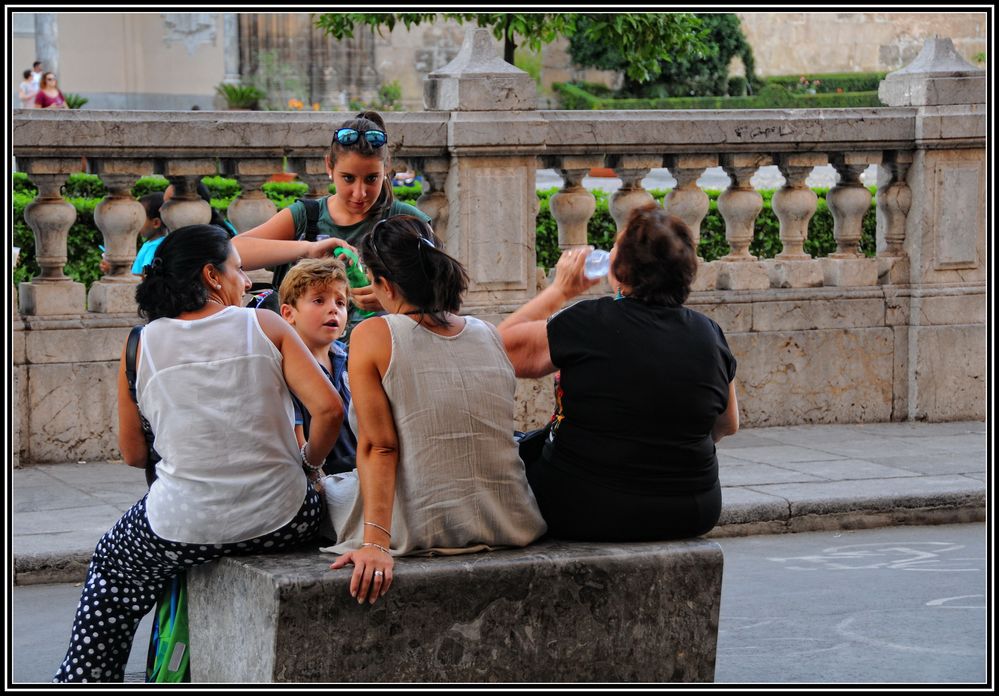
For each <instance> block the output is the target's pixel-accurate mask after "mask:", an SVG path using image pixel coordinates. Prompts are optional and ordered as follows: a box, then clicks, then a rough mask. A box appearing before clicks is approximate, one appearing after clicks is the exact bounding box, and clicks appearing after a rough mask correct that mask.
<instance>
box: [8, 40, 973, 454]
mask: <svg viewBox="0 0 999 696" xmlns="http://www.w3.org/2000/svg"><path fill="white" fill-rule="evenodd" d="M474 35H478V33H477V32H471V33H470V39H469V42H467V43H468V45H466V47H464V48H463V49H462V51H463V53H464V56H462V55H461V54H460V55H459V57H458V58H456V59H455V61H456V63H455V64H456V65H457V66H458V67H457V68H454V69H452V70H447V69H445V70H442V71H440V72H439V73H433V74H431V75H430V77H429V78H428V82H427V95H428V107H430V108H431V109H433V108H434V107H435V106H438V107H446V109H445V108H438V109H437V110H428V111H425V112H413V113H388V114H385V119H386V124H387V130H388V132H389V136H390V141H391V143H392V147H393V166H394V167H395V168H396V169H398V170H402V169H410V170H414V171H416V172H418V173H420V174H422V175H423V177H424V182H425V183H424V193H423V196H422V197H421V198H420V199H419V201H418V203H417V204H418V205H419V207H420V208H421V209H423V210H424V211H426V212H427V213H428V214H429V215H431V217H432V218H433V221H434V227H435V229H436V230H437V231H438V233H439V234H440V235H441V236H442V238H443V239H444V240H445V243H446V248H447V250H448V251H449V253H451V254H452V255H454V256H455V257H457V258H458V259H460V260H461V261H462V262H463V263H464V264H465V266H466V268H467V269H468V271H469V275H470V277H471V283H470V287H469V292H468V294H467V296H466V303H465V311H466V312H468V313H471V314H477V315H480V316H483V317H484V318H488V319H490V320H498V319H499V318H501V317H502V316H504V315H505V314H506V313H508V312H510V311H512V310H513V309H514V308H516V307H517V306H519V305H520V304H522V303H523V302H524V301H526V300H527V299H529V298H530V297H532V296H533V295H534V293H535V292H536V289H537V284H538V275H537V272H536V259H535V218H536V215H537V209H538V201H537V196H536V193H535V172H536V170H537V169H538V168H553V169H555V170H557V171H558V172H559V173H560V174H561V175H562V177H563V180H564V185H563V187H562V189H561V190H560V191H559V192H558V193H557V194H556V195H554V196H552V198H551V211H552V215H553V216H554V218H555V220H556V222H557V224H558V238H559V246H560V247H561V248H563V249H567V248H572V247H577V246H580V245H583V244H585V243H586V227H587V223H588V221H589V219H590V218H591V216H592V215H593V213H594V210H595V200H594V197H593V194H592V193H590V192H589V191H587V190H586V189H584V188H583V187H582V185H581V182H582V179H583V177H584V176H585V175H586V174H587V173H588V172H589V170H590V169H591V168H592V167H602V166H607V167H611V168H612V169H613V170H614V172H615V173H616V174H617V175H618V176H619V177H620V179H621V180H622V185H621V187H620V188H619V189H618V191H616V192H615V193H614V194H613V195H612V196H611V199H610V210H611V215H612V216H613V218H614V220H615V222H616V223H617V224H618V225H619V226H620V225H621V224H622V223H623V222H624V220H626V219H627V216H628V215H629V213H630V211H631V210H633V209H634V208H636V207H637V206H640V205H644V204H646V203H648V202H649V201H651V200H652V197H651V195H650V194H649V193H648V192H647V191H645V190H644V189H643V188H642V185H641V181H642V179H643V178H644V177H645V176H646V175H647V174H648V172H649V171H650V170H651V169H654V168H659V167H664V168H666V169H667V170H668V171H669V172H670V174H672V176H673V177H674V178H675V179H676V181H677V186H676V188H675V189H674V190H673V191H671V192H670V193H669V194H668V196H667V197H666V199H665V201H664V205H665V207H666V209H667V210H668V211H670V212H672V213H674V214H675V215H677V216H678V217H680V218H682V219H683V220H684V221H685V222H686V223H687V224H688V225H689V226H690V227H691V229H692V230H693V231H694V234H695V236H699V235H700V226H701V222H702V221H703V219H704V217H705V215H706V213H707V211H708V197H707V195H706V194H705V193H704V191H702V190H701V189H700V188H699V187H698V186H697V184H696V181H697V179H698V178H699V177H700V176H701V175H702V174H703V172H704V171H705V169H707V168H709V167H716V166H720V167H722V168H723V169H724V171H725V172H726V173H727V174H728V176H729V178H730V180H731V183H730V184H729V186H728V188H727V189H726V190H725V191H724V192H722V194H721V195H720V196H719V198H718V202H717V203H718V210H719V212H720V214H721V216H722V218H723V219H724V222H725V236H726V239H727V241H728V243H729V245H730V247H731V251H730V253H729V254H728V255H726V256H725V257H723V258H721V259H719V260H716V261H712V262H702V263H701V265H700V268H699V271H698V274H697V278H696V281H695V286H694V293H693V294H692V296H691V299H690V305H691V306H692V307H694V308H696V309H698V310H699V311H703V312H705V313H707V314H709V315H711V316H712V317H714V318H715V319H716V320H718V321H719V323H720V324H721V325H722V327H723V328H724V329H725V331H726V333H727V335H728V336H729V340H730V343H731V344H732V345H733V349H734V350H735V352H736V355H737V357H739V359H740V372H739V377H740V381H739V386H740V397H741V398H740V402H741V404H742V406H743V419H744V423H748V424H755V425H764V424H769V425H779V424H788V423H796V422H855V421H866V420H892V419H894V420H904V419H907V418H930V419H938V420H946V419H951V418H977V417H984V394H985V385H984V375H985V365H984V355H985V345H984V317H985V294H984V293H985V281H986V278H987V257H986V248H985V218H984V207H985V201H986V197H985V191H984V180H985V161H986V160H985V138H986V131H985V128H986V111H985V103H984V101H985V100H984V95H985V88H984V76H983V74H982V73H983V71H980V70H975V69H974V68H972V67H971V66H967V69H965V68H960V66H956V65H955V63H954V61H953V59H952V57H950V56H949V55H948V54H947V52H946V47H945V46H944V47H943V48H941V47H940V46H939V45H937V43H935V42H930V43H928V44H927V49H925V50H924V52H926V51H930V53H932V55H931V59H933V57H934V56H936V58H935V60H936V62H933V60H931V59H924V58H921V59H917V61H916V63H914V65H915V64H917V63H918V64H919V66H921V67H920V68H919V69H918V70H912V71H909V70H907V69H904V70H902V71H899V73H898V76H897V77H896V74H894V73H893V74H892V75H889V77H888V78H887V79H886V80H885V81H884V83H883V84H882V98H883V100H884V101H887V102H888V103H889V104H894V105H893V106H886V107H882V108H863V109H807V110H753V111H554V110H552V111H544V110H533V109H530V108H527V107H525V106H524V100H523V99H522V98H520V97H518V96H516V94H515V96H514V97H511V98H510V99H509V100H507V101H506V102H504V99H503V98H502V94H505V93H507V92H510V91H511V90H512V91H513V92H514V93H516V91H517V90H518V89H527V88H528V87H529V88H530V89H533V86H532V85H531V86H525V85H526V83H524V82H523V79H522V77H521V76H518V75H515V74H508V73H507V72H503V73H501V74H498V76H497V73H496V72H495V71H496V67H495V65H494V63H493V62H492V57H490V56H482V55H479V57H478V58H476V56H477V55H478V54H476V51H479V52H480V53H481V52H482V51H484V50H486V49H485V48H483V46H484V45H486V43H487V42H486V43H483V42H480V43H479V44H476V43H475V41H474V39H473V36H474ZM937 41H938V42H940V43H944V42H947V41H946V40H937ZM466 49H467V50H466ZM490 50H491V49H490ZM921 56H922V54H921ZM477 61H478V62H477ZM927 61H929V62H927ZM500 62H502V61H500ZM959 68H960V69H959ZM521 75H523V74H521ZM525 77H526V76H525ZM528 79H529V78H528ZM496 80H499V81H500V82H499V83H496V84H500V85H501V87H502V88H498V87H496V84H494V82H495V81H496ZM483 84H491V85H493V88H492V91H490V90H486V91H485V92H483V91H481V90H476V89H474V87H475V86H476V85H483ZM483 94H490V95H492V96H491V97H490V99H485V98H483V96H482V95H483ZM462 95H464V96H462ZM914 95H915V96H914ZM435 99H436V100H437V101H436V102H434V101H433V100H435ZM462 99H464V100H465V102H463V101H462ZM466 102H467V105H466ZM348 116H349V114H330V113H301V112H293V113H283V112H282V113H277V112H203V111H202V112H129V111H90V110H71V111H62V112H59V111H47V110H44V111H43V110H37V111H35V110H27V111H15V116H14V119H13V154H14V156H15V157H16V161H17V166H18V168H19V169H20V170H21V171H24V172H26V173H27V174H28V176H29V178H30V179H31V181H32V182H33V183H34V184H35V186H36V187H37V188H38V191H39V193H38V197H37V198H36V199H35V200H34V201H33V202H32V203H31V204H30V205H29V206H27V208H26V209H25V219H26V221H27V222H28V224H29V225H30V227H31V229H32V230H33V232H34V234H35V239H36V254H37V259H38V263H39V266H40V269H41V272H40V274H39V275H38V276H37V277H36V278H34V279H32V281H31V282H29V283H24V284H22V285H21V287H20V288H18V294H19V298H18V304H17V310H16V311H15V317H14V366H15V396H16V397H18V399H17V401H18V403H20V404H22V406H21V409H20V411H19V413H18V414H15V431H18V432H19V433H20V434H19V436H18V435H17V433H16V436H17V437H16V439H19V444H18V446H15V452H20V453H21V454H23V455H25V456H26V458H27V459H29V460H31V461H66V460H68V459H73V460H76V459H87V458H108V457H114V456H115V454H116V447H115V444H114V438H113V431H114V425H115V423H116V419H115V418H113V417H111V416H112V414H113V412H114V410H115V407H114V405H113V403H110V404H105V407H103V408H95V409H89V410H88V412H87V414H86V415H81V414H77V415H76V416H74V418H75V421H74V424H70V423H67V422H61V421H58V420H57V422H55V423H53V422H52V420H51V419H50V418H48V417H47V415H46V416H43V413H46V412H48V411H49V410H51V409H52V408H53V405H52V404H53V400H54V401H55V402H57V403H58V402H59V401H61V400H62V399H65V398H74V399H77V400H78V402H80V403H84V402H92V401H99V402H101V403H102V404H103V403H104V402H113V400H114V396H113V395H114V379H115V375H114V372H115V370H116V365H115V361H116V360H117V357H118V355H119V353H120V345H121V343H122V342H123V341H124V336H125V328H126V327H127V326H129V325H131V324H132V323H135V322H136V321H137V319H136V314H135V304H134V289H135V284H136V283H137V278H135V277H134V276H132V275H131V274H130V272H129V267H130V264H131V262H132V259H133V258H134V249H135V244H136V236H137V234H138V230H139V228H140V227H141V224H142V209H141V206H140V205H139V204H138V203H137V202H136V201H134V200H132V199H131V197H130V196H129V194H128V190H129V188H130V187H131V186H132V185H133V184H134V182H135V181H136V180H137V179H138V178H139V177H141V176H145V175H149V174H153V173H158V174H162V175H163V176H165V177H166V178H168V179H169V180H170V181H171V183H173V184H174V185H175V187H176V191H177V195H176V196H175V197H174V198H173V199H172V200H171V201H169V202H168V203H167V204H165V205H164V207H163V209H162V213H163V217H164V220H165V221H166V223H167V225H168V227H170V228H172V229H176V228H177V227H179V226H182V225H186V224H191V223H195V222H206V221H207V220H208V218H209V214H210V210H209V207H208V204H207V203H205V202H204V201H202V200H201V199H200V198H198V196H197V194H196V192H195V186H196V183H197V181H198V180H199V179H200V178H201V177H203V176H206V175H214V174H218V173H222V174H225V175H227V176H231V177H234V178H235V179H237V180H238V181H239V183H240V185H241V186H242V191H243V193H242V194H241V195H240V197H239V198H237V199H236V200H235V201H233V203H232V204H231V205H230V207H229V218H230V220H231V221H232V222H233V224H234V225H235V226H236V228H237V229H238V230H240V231H244V230H247V229H250V228H252V227H254V226H256V225H258V224H260V223H261V222H263V221H265V220H267V219H268V218H269V217H270V216H271V215H273V214H274V212H275V209H274V206H273V204H272V203H271V202H270V201H269V200H267V198H266V197H265V196H264V195H263V193H262V191H261V186H262V184H263V183H264V182H265V181H267V179H268V178H269V177H270V176H271V175H272V174H275V173H278V172H280V171H282V170H283V168H284V166H285V162H287V164H288V167H289V168H290V169H292V170H293V171H295V172H296V173H297V174H298V177H299V179H300V180H302V181H304V182H306V183H307V184H308V186H309V195H312V196H318V195H322V194H323V193H324V191H325V189H326V186H327V185H328V179H327V177H326V172H325V168H324V162H323V157H324V154H325V151H326V148H327V147H328V146H329V142H330V138H331V134H332V131H333V129H334V128H335V127H336V126H337V125H338V124H339V122H340V121H341V120H343V119H344V117H348ZM81 157H83V158H85V161H86V163H87V166H88V167H89V169H90V171H92V172H94V173H97V174H99V175H100V176H101V177H102V179H103V180H104V182H105V184H106V185H107V187H108V191H109V193H108V195H107V197H106V198H105V200H104V201H102V202H101V203H100V205H99V206H98V208H97V209H96V211H95V222H96V224H97V226H98V228H99V229H100V231H101V233H102V235H103V236H104V240H105V246H106V247H107V249H108V252H109V260H110V263H111V266H112V269H111V272H110V273H109V274H108V275H106V276H105V277H103V278H102V279H101V280H99V281H97V282H95V283H94V284H93V286H92V287H91V288H90V291H89V294H88V295H87V296H86V297H84V288H83V286H82V285H81V284H79V283H76V282H74V281H72V280H71V279H70V278H68V277H67V276H66V275H65V274H64V272H63V267H64V266H65V264H66V260H67V236H68V231H69V228H70V227H71V225H72V224H73V222H74V219H75V211H74V209H73V207H72V206H71V205H69V204H68V203H67V202H66V201H64V200H63V199H62V198H61V196H60V194H59V190H60V186H61V185H62V184H63V183H64V181H65V179H66V177H67V176H68V175H69V174H70V173H73V172H76V171H79V170H80V166H81V159H80V158H81ZM825 164H829V165H832V166H833V167H834V168H835V170H836V172H837V173H838V175H839V177H838V182H837V183H836V184H835V186H834V187H833V188H832V189H831V190H830V191H829V193H828V195H827V198H826V202H827V205H828V207H829V210H830V212H831V214H832V217H833V220H834V236H835V240H836V245H837V248H836V251H835V252H834V253H832V254H830V255H829V256H828V257H826V258H821V259H816V258H811V257H810V256H809V255H808V254H806V253H805V251H804V247H803V242H804V240H805V237H806V235H807V231H808V223H809V220H810V219H811V218H812V216H813V215H814V214H815V212H816V209H817V205H818V202H817V197H816V195H815V194H814V193H813V192H812V191H811V190H810V189H809V188H808V187H807V186H806V185H805V183H804V182H805V179H806V178H807V177H808V175H809V173H810V172H811V171H812V169H813V168H814V167H816V166H819V165H825ZM871 164H875V165H877V167H878V189H877V194H876V198H875V200H876V207H877V256H876V257H874V258H866V257H864V256H863V255H862V254H861V253H860V252H859V243H860V237H861V221H862V218H863V216H864V214H865V213H866V212H867V211H868V210H869V209H870V207H871V203H872V197H871V194H870V192H869V190H868V189H867V188H866V187H864V186H863V185H862V184H861V183H860V179H859V176H860V173H861V172H863V171H864V170H865V169H866V168H867V167H868V166H869V165H871ZM767 165H776V166H777V167H778V169H779V170H780V172H781V174H782V175H783V177H784V179H785V184H784V185H783V187H782V188H780V189H779V190H778V191H777V192H776V193H775V194H774V197H773V209H774V211H775V213H776V215H777V218H778V220H779V221H780V239H781V242H782V245H783V250H782V251H781V252H780V253H779V254H778V255H777V256H776V257H775V258H773V259H765V260H761V259H757V258H755V257H754V256H752V255H751V254H750V252H749V248H750V244H751V242H752V240H753V235H754V223H755V221H756V218H757V216H758V215H759V213H760V210H761V208H762V198H761V196H760V194H759V193H758V192H757V191H755V190H754V189H753V188H752V186H751V185H750V183H749V182H750V179H751V178H752V176H753V175H754V174H755V173H756V171H757V170H758V169H759V168H760V167H762V166H767ZM606 290H607V288H606V287H604V288H603V291H606ZM81 332H82V333H81ZM102 332H103V333H102ZM95 337H98V338H95ZM119 338H120V340H118V339H119ZM65 340H69V341H72V342H74V343H75V345H73V346H71V347H70V346H66V345H64V344H63V343H62V341H65ZM954 341H956V344H955V343H953V342H954ZM53 342H54V343H53ZM948 345H950V346H952V347H955V346H956V347H958V349H959V350H960V351H961V353H960V354H963V355H965V356H966V357H970V361H962V363H961V365H959V366H954V365H953V364H951V361H949V360H948V359H947V358H943V357H938V356H935V355H934V354H933V353H934V350H937V349H939V348H940V347H942V346H948ZM85 347H86V348H85ZM70 356H76V358H75V359H70ZM87 367H89V368H91V369H93V370H94V371H95V374H93V375H91V376H90V377H89V378H84V377H83V376H82V372H83V371H85V369H86V368H87ZM81 380H83V381H82V382H81ZM73 385H76V386H73ZM81 385H83V386H81ZM521 389H522V392H523V393H522V395H521V396H522V398H521V405H522V412H521V413H520V414H519V415H520V417H521V419H522V425H524V426H525V427H526V426H530V425H535V424H537V423H538V422H539V421H543V420H544V418H543V417H541V416H540V414H543V413H545V412H546V410H548V412H550V404H551V397H550V393H549V392H550V388H549V387H548V385H547V383H539V382H524V384H522V386H521ZM74 390H75V391H74ZM83 394H86V395H87V396H86V398H83ZM22 399H23V400H22Z"/></svg>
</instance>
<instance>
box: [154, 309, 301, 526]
mask: <svg viewBox="0 0 999 696" xmlns="http://www.w3.org/2000/svg"><path fill="white" fill-rule="evenodd" d="M260 311H265V310H260ZM256 312H257V310H253V309H244V308H241V307H227V308H225V309H224V310H222V311H221V312H219V313H217V314H213V315H212V316H210V317H205V318H204V319H195V320H192V321H184V320H180V319H166V318H163V319H157V320H155V321H153V322H150V323H149V324H148V325H147V326H146V327H145V328H144V329H143V331H142V342H141V354H140V356H139V365H138V367H137V369H136V394H137V397H138V402H139V410H140V411H142V414H143V415H144V416H145V417H146V418H147V419H148V420H149V424H150V425H151V426H152V429H153V433H155V436H156V439H155V441H154V443H153V446H154V447H155V448H156V451H157V452H159V454H160V456H162V457H163V459H162V461H160V463H159V464H157V466H156V473H157V476H158V478H157V479H156V481H155V482H153V485H152V487H151V488H150V489H149V496H148V498H147V499H146V513H147V515H148V517H149V526H150V527H151V528H152V530H153V531H154V532H155V533H156V534H158V535H159V536H161V537H163V538H164V539H169V540H170V541H180V542H186V543H213V544H221V543H232V542H237V541H245V540H247V539H252V538H254V537H258V536H261V535H263V534H267V533H268V532H272V531H274V530H276V529H279V528H281V527H282V526H284V525H285V524H287V523H288V522H290V521H291V520H292V518H293V517H294V516H295V514H296V513H297V512H298V510H299V508H300V507H301V505H302V501H303V500H304V498H305V491H306V485H307V482H306V479H305V472H304V471H303V470H302V464H301V460H300V457H299V450H298V445H297V442H296V440H295V431H294V411H293V408H292V403H291V396H290V394H289V392H288V387H287V385H286V384H285V381H284V376H283V373H282V370H281V362H282V359H281V352H280V351H279V350H278V349H277V348H276V347H275V346H274V344H273V343H272V342H271V340H270V339H269V338H267V336H266V334H264V332H263V330H262V329H261V328H260V324H259V323H258V322H257V314H256Z"/></svg>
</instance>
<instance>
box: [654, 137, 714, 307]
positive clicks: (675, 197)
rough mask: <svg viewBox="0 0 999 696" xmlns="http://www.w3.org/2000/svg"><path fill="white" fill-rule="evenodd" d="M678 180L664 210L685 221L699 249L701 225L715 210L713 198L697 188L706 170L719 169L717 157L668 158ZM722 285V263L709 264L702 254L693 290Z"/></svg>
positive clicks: (689, 156) (692, 286)
mask: <svg viewBox="0 0 999 696" xmlns="http://www.w3.org/2000/svg"><path fill="white" fill-rule="evenodd" d="M664 163H665V165H666V167H668V168H669V172H670V174H672V175H673V178H674V179H676V188H674V189H673V190H672V191H670V192H669V193H667V194H666V197H665V198H664V199H663V207H664V208H665V209H666V212H667V213H669V214H670V215H675V216H677V217H678V218H680V219H681V220H683V221H684V222H685V223H686V225H687V227H689V228H690V232H691V234H692V235H693V238H694V248H695V249H696V248H697V247H698V245H699V244H700V241H701V222H703V221H704V218H705V216H706V215H707V214H708V210H709V209H710V208H711V199H710V198H708V194H706V193H704V190H703V189H701V187H700V186H698V185H697V180H698V179H700V178H701V176H702V175H703V174H704V170H705V169H708V168H710V167H717V166H718V156H717V155H667V156H666V158H665V161H664ZM717 284H718V264H717V263H705V261H704V259H703V258H701V257H700V254H698V258H697V275H696V276H695V277H694V282H693V283H691V286H690V289H691V290H692V291H695V292H700V291H705V290H714V289H715V287H716V286H717Z"/></svg>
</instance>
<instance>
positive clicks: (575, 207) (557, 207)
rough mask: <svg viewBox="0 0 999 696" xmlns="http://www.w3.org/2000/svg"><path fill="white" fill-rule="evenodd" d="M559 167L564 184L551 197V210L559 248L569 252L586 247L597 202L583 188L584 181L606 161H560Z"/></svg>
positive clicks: (593, 159) (589, 159)
mask: <svg viewBox="0 0 999 696" xmlns="http://www.w3.org/2000/svg"><path fill="white" fill-rule="evenodd" d="M558 159H560V160H561V161H560V162H559V163H558V164H557V165H556V168H557V169H558V172H559V173H560V174H561V175H562V178H563V179H564V180H565V183H564V184H563V186H562V189H561V190H560V191H559V192H558V193H556V194H555V195H554V196H552V197H551V199H550V200H549V207H550V209H551V211H552V217H554V218H555V223H556V224H557V226H558V246H559V248H560V249H561V250H562V251H563V252H564V251H566V250H568V249H573V248H576V247H582V246H586V244H587V235H586V226H587V223H589V221H590V218H591V217H593V213H594V212H595V211H596V209H597V200H596V198H594V197H593V194H592V193H590V192H589V191H587V190H586V189H585V188H583V186H582V181H583V177H585V176H586V174H587V173H588V172H589V171H590V169H591V168H592V167H596V166H600V164H602V162H603V158H602V157H601V158H594V157H575V156H568V157H561V158H558Z"/></svg>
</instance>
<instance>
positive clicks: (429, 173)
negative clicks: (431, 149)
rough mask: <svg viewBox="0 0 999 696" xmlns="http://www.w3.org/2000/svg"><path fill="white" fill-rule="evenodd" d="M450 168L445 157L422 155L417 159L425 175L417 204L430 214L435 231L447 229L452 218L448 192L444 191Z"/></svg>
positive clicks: (418, 165)
mask: <svg viewBox="0 0 999 696" xmlns="http://www.w3.org/2000/svg"><path fill="white" fill-rule="evenodd" d="M449 169H450V162H449V161H448V160H447V159H446V158H444V157H421V158H419V159H418V160H417V170H418V171H419V173H420V174H422V175H423V181H424V184H423V193H422V194H421V195H420V197H419V199H418V200H417V201H416V206H417V207H418V208H419V209H420V210H422V211H423V212H424V213H426V214H427V215H429V216H430V226H431V227H433V228H434V231H435V232H437V231H438V230H441V231H443V230H446V229H447V226H448V221H449V220H450V215H449V213H448V200H447V194H446V193H445V192H444V191H445V190H446V187H447V175H448V171H449ZM437 234H438V235H440V234H441V233H440V232H437Z"/></svg>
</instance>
